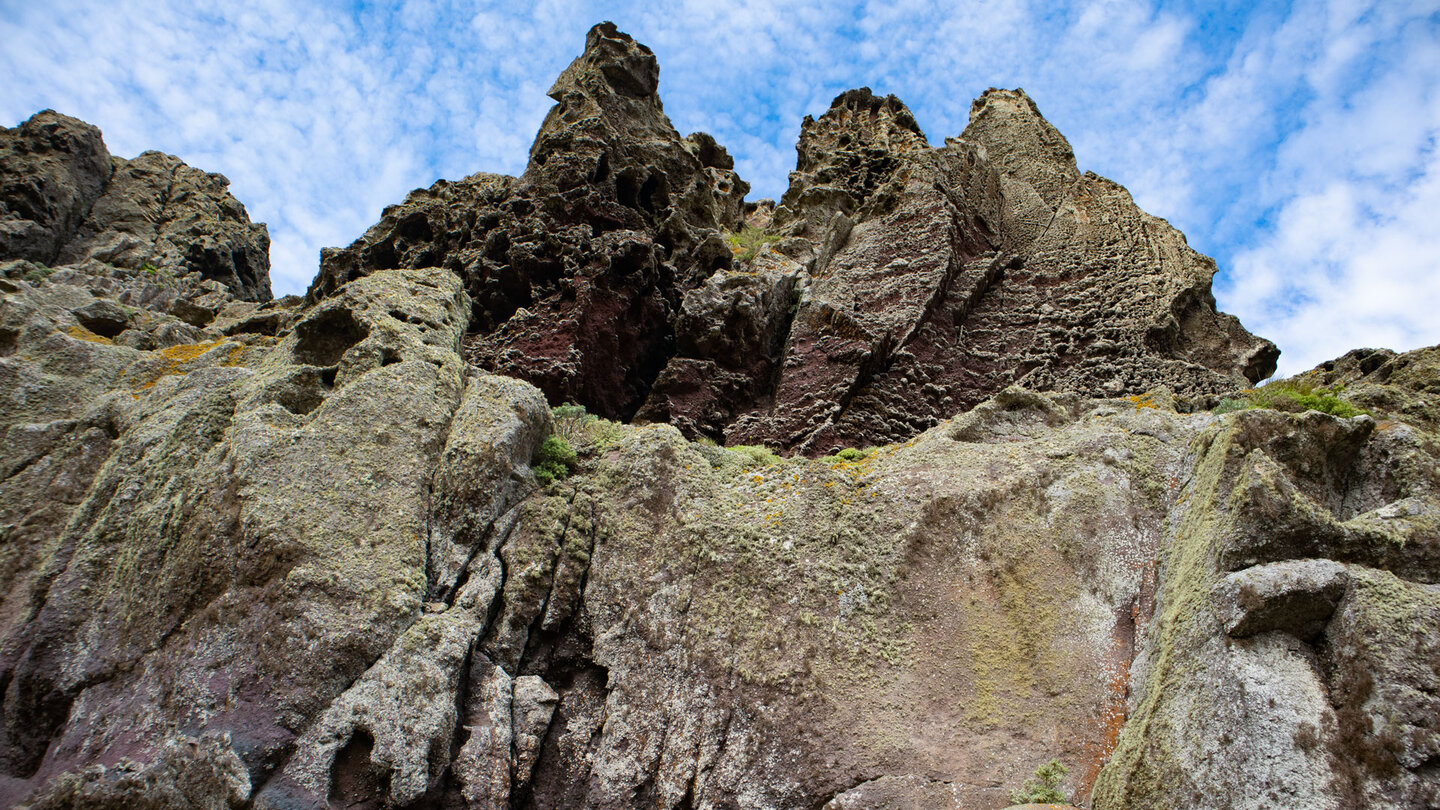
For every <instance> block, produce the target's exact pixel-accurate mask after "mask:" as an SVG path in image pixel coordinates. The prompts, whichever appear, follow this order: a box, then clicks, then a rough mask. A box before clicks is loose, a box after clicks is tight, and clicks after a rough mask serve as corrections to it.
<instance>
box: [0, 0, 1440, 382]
mask: <svg viewBox="0 0 1440 810" xmlns="http://www.w3.org/2000/svg"><path fill="white" fill-rule="evenodd" d="M201 5H204V4H196V3H192V2H189V0H183V1H182V0H150V2H143V3H142V2H130V1H129V0H114V1H112V2H107V3H96V2H72V1H71V0H46V2H35V1H34V0H0V42H5V43H6V46H5V48H4V49H3V50H0V78H3V81H0V124H3V125H6V126H13V125H15V124H17V123H19V122H20V121H22V120H24V119H25V118H27V117H28V116H29V115H31V114H32V113H34V112H35V111H37V110H40V109H43V108H46V107H50V108H54V109H57V110H59V111H61V112H64V113H67V114H70V115H74V116H77V117H79V118H83V119H85V120H87V121H90V122H91V123H94V124H96V125H98V126H99V127H100V128H101V129H102V130H103V132H104V134H105V140H106V143H107V144H108V145H109V146H110V149H111V151H112V152H113V153H115V154H117V155H121V156H126V157H130V156H134V155H136V154H138V153H139V152H141V151H144V150H146V149H160V150H163V151H166V152H170V153H173V154H176V155H179V156H180V157H182V158H184V159H185V160H186V161H187V162H189V163H191V164H192V165H194V166H197V167H200V168H203V169H206V170H209V171H218V172H222V173H224V174H225V175H226V176H228V177H229V178H230V180H231V183H232V185H231V188H232V191H233V192H234V194H235V195H236V197H238V198H239V199H240V200H241V201H242V202H243V203H245V205H246V207H247V208H248V209H249V211H250V215H251V217H252V218H253V219H256V220H259V221H263V222H266V223H268V224H269V226H270V233H271V236H272V239H273V242H274V246H273V248H272V251H271V259H272V264H273V269H272V273H271V275H272V280H273V282H274V286H275V289H276V292H277V294H280V293H287V292H300V291H302V290H303V289H304V288H305V286H306V285H307V284H308V283H309V280H310V278H311V277H312V276H313V275H314V273H315V270H316V267H317V263H318V252H319V249H320V248H321V247H324V246H330V245H344V244H347V243H349V242H350V241H351V240H353V239H354V238H355V237H357V236H358V235H359V234H360V233H362V232H363V231H364V230H365V228H366V227H368V226H369V225H370V224H371V223H373V222H374V221H375V220H376V219H378V217H379V214H380V210H381V208H383V207H384V206H385V205H387V204H390V203H394V202H398V201H399V200H400V199H401V198H402V197H403V196H404V194H405V192H407V191H408V190H410V189H412V188H416V187H421V186H427V185H429V184H430V183H432V182H433V181H435V180H436V179H439V178H442V177H444V178H459V177H463V176H465V175H467V174H470V173H472V172H476V171H491V172H503V173H509V174H517V173H519V172H520V171H521V170H522V169H523V168H524V163H525V156H526V152H527V150H528V149H529V146H530V142H531V139H532V138H533V136H534V133H535V130H536V128H537V127H538V126H539V123H540V120H541V119H542V118H543V116H544V114H545V111H546V110H547V109H548V108H549V106H550V100H549V99H548V98H546V97H545V90H547V89H548V88H549V86H550V83H551V82H552V81H553V79H554V78H555V76H556V74H558V73H559V71H560V70H561V69H563V68H564V66H565V65H566V64H568V63H569V61H570V60H571V59H572V58H574V56H575V55H577V54H578V53H579V51H580V50H581V48H582V47H583V44H584V35H585V31H586V30H587V29H588V28H589V27H590V26H591V25H592V24H594V23H595V22H598V21H600V20H602V19H611V20H614V21H615V22H616V23H617V24H618V25H619V26H620V28H621V29H622V30H625V31H627V32H629V33H630V34H632V35H633V36H635V37H636V38H637V39H639V40H640V41H641V42H644V43H646V44H647V45H649V46H650V47H651V48H652V49H653V50H654V51H655V53H656V55H657V56H658V57H659V60H660V67H661V78H660V92H661V97H662V99H663V101H664V103H665V109H666V112H667V113H669V115H670V117H671V119H672V120H673V121H674V123H675V126H676V128H677V129H679V130H680V131H681V132H682V133H688V132H692V131H695V130H705V131H707V132H710V133H712V134H713V135H715V136H716V138H717V139H718V140H719V141H720V142H721V143H722V144H724V145H725V146H726V147H727V148H728V149H729V150H730V152H731V153H732V154H734V155H735V157H736V162H737V168H738V170H739V172H740V174H741V176H742V177H744V178H745V179H746V180H748V181H749V182H750V183H751V185H752V186H753V187H754V191H753V192H752V194H751V196H752V198H755V197H761V196H778V195H779V194H780V193H781V192H782V191H783V190H784V186H785V183H786V174H787V172H788V171H789V170H790V169H792V168H793V167H794V154H795V153H794V144H795V139H796V136H797V134H798V132H799V125H800V119H801V118H802V117H803V116H804V115H806V114H811V115H819V114H820V113H822V112H824V110H825V109H826V108H827V107H828V105H829V102H830V99H831V98H833V97H834V96H835V95H836V94H838V93H839V92H840V91H842V90H845V89H847V88H850V87H856V86H860V85H868V86H870V87H872V88H873V89H875V90H876V91H877V92H884V93H894V94H896V95H898V96H899V97H900V98H901V99H903V100H904V101H905V102H906V103H907V104H908V105H909V106H910V108H911V109H912V110H913V111H914V113H915V115H916V118H917V120H918V121H919V122H920V124H921V126H922V127H923V128H924V129H925V132H926V134H927V135H928V136H929V137H930V139H931V141H932V143H937V144H938V143H941V142H943V140H944V138H945V137H946V136H951V135H957V134H959V133H960V131H961V130H962V129H964V126H965V122H966V119H967V116H968V113H969V107H970V101H971V99H973V98H974V97H975V96H976V95H978V94H979V93H980V92H982V91H983V90H985V89H986V88H987V87H991V86H997V87H1016V86H1021V87H1024V88H1025V89H1026V91H1027V92H1029V93H1030V95H1031V96H1032V97H1033V98H1034V99H1035V100H1036V102H1037V103H1038V104H1039V106H1040V109H1041V111H1042V112H1043V113H1044V114H1045V115H1046V116H1047V117H1048V118H1049V119H1050V120H1051V122H1053V123H1054V124H1055V125H1056V126H1057V127H1058V128H1059V129H1060V131H1061V132H1063V133H1064V134H1065V135H1066V136H1067V137H1068V138H1069V139H1070V141H1071V143H1072V144H1073V145H1074V147H1075V152H1076V155H1077V158H1078V161H1079V163H1080V168H1081V169H1088V170H1092V171H1095V172H1097V173H1099V174H1102V175H1104V176H1106V177H1109V178H1111V179H1113V180H1116V181H1118V182H1120V183H1122V184H1124V185H1125V186H1127V187H1128V188H1129V189H1130V191H1131V192H1132V193H1133V194H1134V196H1135V199H1136V201H1137V202H1139V203H1140V205H1141V206H1142V207H1143V208H1145V209H1146V210H1147V211H1149V212H1150V213H1152V214H1155V215H1157V216H1162V217H1165V218H1166V219H1169V220H1170V221H1171V222H1172V223H1173V224H1174V225H1176V226H1177V227H1178V228H1180V229H1181V230H1182V231H1184V232H1185V233H1186V235H1187V236H1188V237H1189V239H1190V243H1191V244H1192V245H1193V246H1195V247H1196V248H1197V249H1198V250H1200V251H1201V252H1203V253H1206V254H1208V255H1210V256H1213V257H1214V258H1215V259H1216V261H1217V262H1218V263H1219V266H1220V274H1219V276H1217V278H1216V296H1217V298H1218V299H1219V301H1220V304H1221V307H1222V308H1223V309H1225V310H1226V311H1228V312H1231V313H1234V314H1236V315H1238V316H1240V318H1241V319H1242V321H1243V322H1244V323H1245V325H1246V326H1247V327H1248V328H1250V329H1251V331H1254V332H1256V333H1257V334H1261V335H1264V336H1266V337H1269V338H1271V339H1272V340H1274V341H1276V342H1277V343H1278V344H1279V345H1280V347H1281V348H1282V349H1283V350H1284V356H1283V357H1282V358H1281V373H1282V374H1283V373H1293V372H1295V371H1300V370H1303V369H1305V368H1309V367H1311V366H1313V365H1315V364H1316V363H1318V362H1320V361H1322V360H1325V359H1329V358H1331V357H1334V356H1336V355H1338V354H1340V353H1342V352H1344V351H1346V350H1347V349H1350V348H1355V347H1359V346H1387V347H1390V348H1395V349H1409V348H1415V347H1417V346H1422V345H1430V344H1435V343H1440V316H1437V311H1440V152H1437V139H1440V0H1425V1H1423V2H1406V0H1382V1H1381V2H1360V1H1357V2H1346V1H1345V0H1314V1H1313V2H1293V3H1242V2H1228V1H1227V2H1216V3H1198V2H1182V3H1152V2H1146V1H1145V0H1096V1H1095V2H1072V3H1065V2H1058V0H1053V1H1049V2H986V1H985V0H977V1H976V2H963V3H954V2H951V3H945V2H926V1H925V0H889V1H888V2H821V1H817V0H787V2H783V3H774V2H758V1H755V0H750V1H747V0H705V1H703V2H700V1H689V0H687V1H686V2H675V3H660V2H654V0H651V1H650V2H634V3H586V2H562V1H561V0H538V1H537V2H534V3H532V4H530V5H529V6H528V7H524V8H521V7H520V5H519V4H513V3H485V2H440V1H438V0H410V2H404V3H391V4H373V3H363V2H330V3H312V4H303V3H298V2H281V1H278V0H251V1H250V2H246V3H243V4H241V3H235V4H231V7H230V8H228V9H227V8H221V9H219V10H215V9H211V10H199V9H197V6H201ZM517 9H519V10H517Z"/></svg>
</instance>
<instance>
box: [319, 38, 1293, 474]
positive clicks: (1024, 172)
mask: <svg viewBox="0 0 1440 810" xmlns="http://www.w3.org/2000/svg"><path fill="white" fill-rule="evenodd" d="M658 77H659V70H658V67H657V65H656V61H655V57H654V55H653V54H652V53H651V52H650V50H649V49H648V48H646V47H645V46H643V45H640V44H638V43H636V42H635V41H634V40H632V39H631V38H630V37H629V36H627V35H625V34H624V33H621V32H619V31H618V30H616V28H615V26H614V25H613V24H610V23H603V24H601V25H598V26H596V27H595V28H593V29H591V31H590V33H589V35H588V36H587V38H586V49H585V53H584V54H582V55H581V56H580V57H579V58H578V59H576V60H575V61H574V62H573V63H572V64H571V65H570V66H569V67H568V68H566V70H565V71H564V73H562V74H561V75H560V77H559V79H557V80H556V82H555V84H554V86H553V87H552V88H551V89H550V96H551V97H552V98H554V99H555V101H556V105H555V106H554V107H553V108H552V109H551V111H550V113H549V115H547V117H546V119H545V123H544V124H543V125H542V127H541V129H540V132H539V134H538V135H537V136H536V138H535V142H534V145H533V146H532V147H531V151H530V164H529V166H528V168H527V169H526V170H525V173H524V174H523V175H522V176H521V177H519V178H508V177H497V176H493V175H474V176H471V177H469V178H466V179H465V180H462V181H459V182H453V183H452V182H448V181H441V182H439V183H437V184H435V185H434V186H432V187H431V188H429V189H424V190H417V191H415V192H412V193H411V194H410V196H409V197H408V198H407V199H406V200H405V202H404V203H402V204H400V205H398V206H394V207H392V208H390V209H387V211H386V212H385V215H384V217H383V218H382V220H381V221H380V222H379V223H378V224H377V225H375V226H374V227H372V228H371V229H370V230H369V231H368V232H366V234H365V235H364V236H362V237H361V238H360V239H359V240H357V241H356V242H355V243H354V244H352V245H350V246H349V247H347V248H344V249H336V250H326V251H325V253H324V255H323V258H322V263H321V264H322V266H321V272H320V275H319V276H317V278H316V280H315V283H314V285H313V286H312V287H311V290H310V293H309V298H310V300H311V301H318V300H321V299H323V298H324V297H325V296H327V295H330V294H332V293H333V291H334V290H336V289H338V288H339V286H340V285H342V284H343V283H345V282H346V281H348V280H350V279H354V278H357V277H360V276H363V275H366V274H368V273H371V272H375V271H377V270H385V269H392V268H397V267H422V266H431V265H433V266H443V267H446V268H448V269H450V270H451V271H452V272H455V273H457V274H458V275H460V276H461V277H462V278H463V279H464V280H465V284H466V289H467V291H468V292H469V293H470V296H471V299H472V301H473V306H474V315H473V318H472V321H471V333H470V335H469V336H468V337H467V341H466V345H467V356H468V358H469V359H470V361H471V362H472V363H474V364H475V365H477V366H480V367H481V368H484V369H487V370H491V371H496V372H499V373H503V374H508V375H511V376H515V377H518V378H520V379H523V380H526V381H528V382H531V383H533V384H535V385H537V386H538V387H539V388H540V389H541V390H543V391H544V392H545V394H546V396H547V398H548V399H549V400H550V402H551V403H552V404H561V403H565V402H574V403H579V404H582V405H584V406H586V407H587V408H588V409H589V410H590V411H591V412H594V413H597V414H599V415H602V416H605V417H608V418H611V419H621V420H630V419H636V420H639V421H645V422H668V423H670V424H673V425H675V426H677V427H678V428H680V429H681V430H682V431H683V432H684V433H685V435H687V436H689V437H691V438H698V437H702V436H703V437H707V438H710V439H714V440H717V441H723V442H725V443H731V444H733V443H742V442H743V443H760V444H766V445H769V446H772V447H775V448H778V449H782V450H793V451H799V452H803V453H806V454H810V455H816V454H820V453H823V452H828V451H831V450H833V449H836V448H838V447H845V446H863V445H868V444H878V443H883V442H887V441H896V440H901V439H906V438H909V437H911V436H914V435H915V434H916V433H918V432H919V431H921V430H923V429H925V428H926V427H929V426H930V425H933V424H935V423H936V422H938V421H939V420H940V419H943V418H946V417H949V416H951V415H953V414H955V413H957V412H959V411H963V410H965V409H967V408H969V407H972V406H974V405H976V404H978V403H979V402H981V401H983V400H984V399H986V398H988V397H989V396H991V395H993V394H995V393H997V392H999V391H1000V390H1002V389H1004V388H1005V387H1006V386H1009V385H1011V384H1017V383H1018V384H1022V385H1025V386H1027V387H1030V388H1035V389H1046V390H1063V391H1072V392H1075V393H1079V394H1084V395H1087V396H1114V395H1121V394H1140V393H1143V392H1144V391H1147V390H1150V389H1151V388H1154V387H1155V386H1157V385H1160V384H1162V383H1163V384H1166V385H1169V386H1170V387H1171V388H1172V389H1174V390H1175V392H1176V393H1177V394H1178V395H1180V396H1181V397H1182V398H1185V399H1186V400H1189V399H1197V400H1203V399H1204V398H1205V397H1207V396H1212V395H1215V394H1219V393H1221V392H1226V391H1230V390H1233V389H1236V388H1243V387H1246V386H1248V385H1250V384H1252V383H1254V382H1256V381H1258V380H1260V379H1263V378H1264V377H1266V376H1269V374H1270V373H1272V372H1273V371H1274V367H1275V359H1276V357H1277V356H1278V351H1277V350H1276V349H1275V347H1274V345H1273V344H1271V343H1269V342H1268V341H1265V340H1261V339H1259V338H1255V337H1254V336H1252V335H1250V334H1249V333H1248V332H1246V331H1245V330H1244V329H1243V328H1242V327H1241V326H1240V324H1239V322H1238V321H1236V320H1235V319H1234V318H1232V317H1230V316H1228V315H1223V314H1221V313H1218V312H1216V310H1215V301H1214V298H1213V297H1212V296H1211V294H1210V281H1211V277H1212V276H1213V275H1214V273H1215V267H1214V263H1213V262H1211V261H1210V260H1209V259H1207V258H1206V257H1204V256H1201V255H1200V254H1198V253H1196V252H1194V251H1193V250H1191V249H1190V248H1189V247H1188V246H1187V245H1186V244H1185V238H1184V236H1183V235H1181V234H1180V233H1178V232H1177V231H1175V230H1174V229H1173V228H1171V227H1170V226H1169V225H1168V224H1167V223H1165V222H1164V221H1163V220H1160V219H1157V218H1154V217H1151V216H1149V215H1147V214H1145V213H1144V212H1142V211H1141V210H1140V209H1139V208H1137V207H1136V206H1135V204H1134V203H1133V201H1131V199H1130V197H1129V195H1128V194H1127V193H1126V192H1125V190H1124V189H1123V188H1121V187H1119V186H1117V185H1115V184H1114V183H1111V182H1109V181H1107V180H1104V179H1103V178H1100V177H1097V176H1095V175H1093V174H1082V173H1081V172H1080V171H1079V170H1078V169H1077V168H1076V166H1075V160H1074V155H1073V153H1072V152H1071V150H1070V146H1069V144H1068V143H1067V142H1066V141H1065V139H1064V137H1063V136H1061V135H1060V133H1059V132H1057V131H1055V129H1054V128H1053V127H1051V126H1050V124H1049V123H1048V122H1046V121H1045V119H1044V118H1043V117H1042V116H1041V115H1040V113H1039V110H1038V109H1037V108H1036V106H1035V104H1034V102H1033V101H1031V99H1030V98H1029V97H1028V96H1026V95H1025V94H1024V92H1023V91H1019V90H1015V91H1008V90H990V91H987V92H986V93H985V94H984V95H982V96H981V97H980V98H979V99H977V100H976V101H975V103H974V105H973V108H972V111H971V123H970V126H969V127H967V128H966V130H965V132H964V133H962V134H961V135H960V137H958V138H953V139H948V140H947V141H946V144H945V145H944V146H943V147H940V148H932V147H931V146H930V145H929V143H928V142H927V141H926V139H925V136H924V134H923V133H922V132H921V131H920V129H919V127H918V126H917V125H916V123H915V120H914V117H913V116H912V115H911V114H910V111H909V110H908V109H906V107H905V105H904V104H903V103H901V102H900V100H899V99H897V98H895V97H894V96H884V97H881V96H876V95H874V94H873V93H872V92H871V91H870V90H869V89H868V88H860V89H858V90H850V91H847V92H845V93H843V94H841V95H840V96H839V97H837V98H836V99H835V101H834V103H833V104H832V106H831V108H830V110H829V111H828V112H826V113H825V114H824V115H822V116H821V117H820V118H818V119H812V118H808V117H807V118H806V119H805V121H804V122H803V124H802V127H801V135H800V142H799V145H798V147H797V151H798V158H797V162H796V170H795V171H794V172H793V173H792V174H791V177H790V188H789V190H788V191H787V192H786V193H785V195H784V197H783V198H782V200H781V201H780V204H779V205H778V206H773V205H758V204H742V200H743V197H744V194H745V192H746V191H747V190H748V186H747V185H746V184H745V183H744V182H743V181H742V180H740V179H739V177H738V176H736V175H735V173H734V170H733V165H734V162H733V160H732V159H731V158H730V156H729V155H728V154H726V152H725V150H724V149H723V148H722V147H720V146H719V145H718V144H716V143H715V141H714V139H713V138H711V137H710V136H708V135H705V134H703V133H697V134H695V135H691V136H689V137H687V138H682V137H681V136H680V135H679V133H677V132H676V131H675V130H674V128H673V127H672V126H671V125H670V122H669V120H668V119H667V118H666V117H665V115H664V112H663V110H662V107H661V103H660V99H659V96H658V95H657V92H656V91H657V88H658ZM747 228H748V229H749V230H746V229H747Z"/></svg>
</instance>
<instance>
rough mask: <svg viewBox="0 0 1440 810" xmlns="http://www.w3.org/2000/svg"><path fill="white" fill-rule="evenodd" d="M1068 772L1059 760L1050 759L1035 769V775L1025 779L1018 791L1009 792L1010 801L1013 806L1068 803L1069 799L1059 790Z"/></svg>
mask: <svg viewBox="0 0 1440 810" xmlns="http://www.w3.org/2000/svg"><path fill="white" fill-rule="evenodd" d="M1069 772H1070V769H1069V768H1066V767H1065V766H1064V765H1061V764H1060V760H1058V759H1052V760H1050V761H1049V762H1047V763H1045V764H1044V765H1041V766H1040V767H1038V768H1036V769H1035V775H1034V776H1032V777H1030V778H1029V779H1026V780H1025V784H1024V786H1022V787H1021V788H1020V789H1019V790H1012V791H1010V801H1011V802H1012V803H1014V804H1044V803H1047V802H1068V801H1070V797H1069V796H1066V795H1065V791H1063V790H1061V789H1060V784H1061V783H1062V782H1064V781H1065V774H1067V773H1069Z"/></svg>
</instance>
